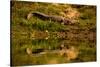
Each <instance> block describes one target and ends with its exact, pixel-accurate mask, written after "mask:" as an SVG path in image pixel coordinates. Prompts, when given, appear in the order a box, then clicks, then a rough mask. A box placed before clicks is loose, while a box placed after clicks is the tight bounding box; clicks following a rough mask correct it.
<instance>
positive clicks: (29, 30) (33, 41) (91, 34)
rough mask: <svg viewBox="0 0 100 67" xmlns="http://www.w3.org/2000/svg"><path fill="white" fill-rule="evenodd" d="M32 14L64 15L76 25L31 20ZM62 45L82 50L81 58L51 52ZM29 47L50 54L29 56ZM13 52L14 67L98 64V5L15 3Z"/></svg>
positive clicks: (13, 8) (12, 3)
mask: <svg viewBox="0 0 100 67" xmlns="http://www.w3.org/2000/svg"><path fill="white" fill-rule="evenodd" d="M30 12H42V13H44V14H47V15H56V16H63V17H65V18H68V19H71V20H72V21H74V22H75V23H74V24H68V25H64V24H60V23H58V22H54V21H51V20H42V19H40V18H38V17H35V16H33V17H32V18H31V19H27V15H28V14H29V13H30ZM62 44H64V45H65V46H73V47H75V49H78V53H79V54H78V56H77V58H75V59H71V60H68V59H67V56H65V55H62V56H61V55H60V54H59V53H54V54H52V53H51V52H52V50H60V46H61V45H62ZM27 48H31V49H32V51H36V50H37V49H43V50H44V51H47V53H46V54H43V55H41V54H34V55H28V54H27V52H26V49H27ZM11 50H12V51H11V61H12V63H11V64H12V65H13V66H18V65H21V66H22V65H39V64H56V63H71V62H89V61H96V6H88V5H69V4H52V3H40V2H23V1H11Z"/></svg>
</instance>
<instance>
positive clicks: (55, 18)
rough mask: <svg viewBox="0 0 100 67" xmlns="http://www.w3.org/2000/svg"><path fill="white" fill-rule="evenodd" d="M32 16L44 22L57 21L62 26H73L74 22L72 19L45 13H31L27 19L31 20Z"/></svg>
mask: <svg viewBox="0 0 100 67" xmlns="http://www.w3.org/2000/svg"><path fill="white" fill-rule="evenodd" d="M32 16H36V17H38V18H40V19H42V20H52V21H56V22H59V23H61V24H64V25H67V24H72V23H73V22H72V21H71V20H70V19H67V18H64V17H62V16H55V15H46V14H44V13H41V12H33V13H29V14H28V15H27V19H30V18H31V17H32Z"/></svg>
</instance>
